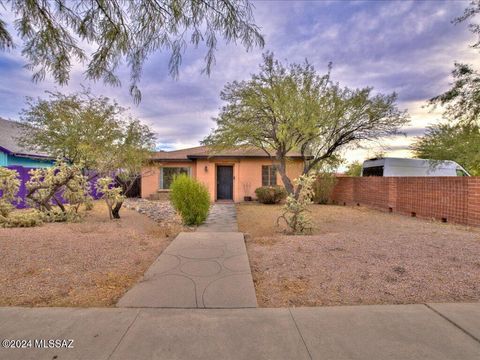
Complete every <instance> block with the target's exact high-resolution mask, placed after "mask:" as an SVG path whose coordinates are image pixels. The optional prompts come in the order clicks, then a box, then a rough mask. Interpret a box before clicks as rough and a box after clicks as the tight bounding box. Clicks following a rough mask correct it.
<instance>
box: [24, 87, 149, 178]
mask: <svg viewBox="0 0 480 360" xmlns="http://www.w3.org/2000/svg"><path fill="white" fill-rule="evenodd" d="M48 95H49V96H48V98H46V99H42V98H37V99H33V98H27V107H26V108H25V109H23V110H22V112H21V120H22V136H21V137H20V139H19V141H20V143H21V144H22V145H24V146H25V147H27V148H31V149H35V150H39V151H41V152H44V153H47V154H50V155H51V156H53V157H56V158H60V159H66V160H68V161H69V162H71V163H73V164H80V163H81V164H82V165H83V166H85V168H87V169H91V170H95V171H96V172H98V173H100V174H109V173H111V172H112V171H115V170H118V169H123V171H124V172H128V173H138V172H139V170H140V167H141V165H142V163H143V161H144V160H145V159H146V158H147V157H148V156H149V152H150V151H151V150H153V148H154V135H153V133H152V132H151V131H150V129H149V128H148V126H146V125H144V124H142V123H141V122H140V121H139V120H138V119H135V118H132V117H131V116H129V115H128V114H127V111H126V109H125V108H123V107H121V106H119V105H118V104H117V103H116V102H115V101H112V100H110V99H109V98H107V97H105V96H99V97H95V96H93V95H91V93H90V92H89V91H88V90H85V91H82V92H79V93H73V94H67V95H64V94H62V93H59V92H48Z"/></svg>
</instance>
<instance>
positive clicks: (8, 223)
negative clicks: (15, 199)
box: [0, 209, 44, 228]
mask: <svg viewBox="0 0 480 360" xmlns="http://www.w3.org/2000/svg"><path fill="white" fill-rule="evenodd" d="M43 218H44V215H43V214H42V213H41V212H40V211H38V210H35V209H31V210H20V211H13V212H11V213H10V214H9V216H8V217H4V216H1V215H0V227H3V228H13V227H33V226H38V225H41V224H43Z"/></svg>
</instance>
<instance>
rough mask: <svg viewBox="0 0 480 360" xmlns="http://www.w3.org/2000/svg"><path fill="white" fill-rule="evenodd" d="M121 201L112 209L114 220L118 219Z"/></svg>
mask: <svg viewBox="0 0 480 360" xmlns="http://www.w3.org/2000/svg"><path fill="white" fill-rule="evenodd" d="M122 205H123V201H121V202H117V203H116V204H115V207H114V208H113V209H112V216H113V218H114V219H120V209H121V208H122Z"/></svg>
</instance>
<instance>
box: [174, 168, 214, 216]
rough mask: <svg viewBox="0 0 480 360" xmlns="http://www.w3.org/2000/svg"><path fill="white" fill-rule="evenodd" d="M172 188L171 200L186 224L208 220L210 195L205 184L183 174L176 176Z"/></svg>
mask: <svg viewBox="0 0 480 360" xmlns="http://www.w3.org/2000/svg"><path fill="white" fill-rule="evenodd" d="M170 189H171V193H170V202H171V203H172V205H173V207H174V208H175V209H176V210H177V211H178V212H179V213H180V215H181V217H182V219H183V222H184V223H185V224H186V225H200V224H201V223H203V222H204V221H205V220H206V218H207V215H208V210H209V209H210V195H209V193H208V190H207V188H206V187H205V185H203V184H201V183H200V182H198V181H197V180H195V179H192V178H191V177H189V176H187V175H185V174H182V175H179V176H176V177H175V179H174V180H173V183H172V185H171V187H170Z"/></svg>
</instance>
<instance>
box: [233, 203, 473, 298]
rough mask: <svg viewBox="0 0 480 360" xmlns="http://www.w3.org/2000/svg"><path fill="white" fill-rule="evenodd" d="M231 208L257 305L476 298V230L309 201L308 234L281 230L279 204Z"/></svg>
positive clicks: (243, 205) (246, 205)
mask: <svg viewBox="0 0 480 360" xmlns="http://www.w3.org/2000/svg"><path fill="white" fill-rule="evenodd" d="M237 209H238V222H239V229H240V231H243V232H245V233H247V236H246V238H247V250H248V255H249V259H250V263H251V266H252V271H253V277H254V282H255V287H256V291H257V299H258V302H259V305H260V306H264V307H280V306H318V305H342V304H345V305H346V304H400V303H423V302H448V301H478V300H480V229H476V228H475V229H472V228H466V227H462V226H455V225H450V224H442V223H438V222H430V221H425V220H420V219H414V218H409V217H405V216H401V215H395V214H388V213H383V212H379V211H375V210H369V209H366V208H350V207H341V206H325V205H312V206H311V210H312V217H313V219H314V221H315V229H314V235H312V236H286V235H284V234H283V233H282V230H283V229H282V228H280V229H278V228H276V226H275V221H276V218H277V217H278V215H280V206H276V205H259V204H242V205H239V206H238V207H237Z"/></svg>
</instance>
